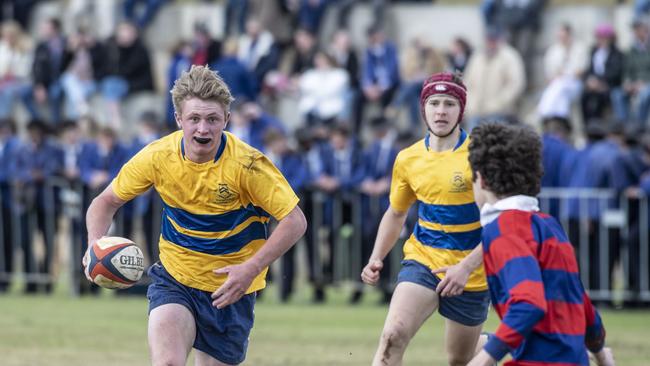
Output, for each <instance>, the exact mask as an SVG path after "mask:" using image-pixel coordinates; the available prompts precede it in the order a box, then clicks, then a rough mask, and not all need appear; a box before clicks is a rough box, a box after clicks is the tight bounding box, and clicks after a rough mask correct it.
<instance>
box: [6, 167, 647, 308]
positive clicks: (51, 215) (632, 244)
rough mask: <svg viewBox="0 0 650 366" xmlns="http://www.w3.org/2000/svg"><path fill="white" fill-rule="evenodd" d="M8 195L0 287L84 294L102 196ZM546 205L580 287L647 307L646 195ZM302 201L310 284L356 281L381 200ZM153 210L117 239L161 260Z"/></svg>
mask: <svg viewBox="0 0 650 366" xmlns="http://www.w3.org/2000/svg"><path fill="white" fill-rule="evenodd" d="M2 193H3V194H2V195H0V205H1V207H2V210H1V211H0V222H1V223H2V225H1V226H0V259H2V260H0V288H3V287H6V286H7V285H8V284H10V283H11V282H14V281H17V282H19V283H27V284H31V286H44V287H45V289H46V291H49V290H48V289H47V288H48V287H51V284H52V283H54V282H55V281H57V280H61V279H62V278H66V279H69V280H70V282H71V284H72V286H71V287H70V288H71V292H72V293H73V294H78V293H79V290H78V289H79V286H78V284H79V283H80V282H83V281H84V279H83V277H82V273H81V255H82V251H83V250H84V248H85V240H86V234H85V229H84V228H85V209H86V208H87V206H88V205H89V204H90V201H91V200H92V198H93V197H94V196H95V195H96V194H97V193H99V191H93V190H91V189H89V188H88V187H84V186H83V185H82V184H81V182H78V181H72V182H71V181H68V180H65V179H58V178H57V179H49V180H47V181H45V182H43V183H42V184H40V185H23V186H16V185H13V186H7V185H3V186H2ZM156 197H157V196H156ZM3 199H4V201H3ZM539 199H540V205H541V208H542V210H543V211H545V212H548V213H551V214H553V215H554V216H556V217H557V218H558V219H559V221H560V223H561V224H562V225H563V226H564V228H565V230H566V232H567V233H568V234H569V239H570V240H571V242H572V244H573V245H574V247H575V248H576V254H577V257H578V263H579V267H580V276H581V279H582V282H583V284H584V285H585V288H587V289H588V291H589V293H590V295H591V296H592V298H593V299H594V300H604V301H626V300H627V301H630V300H631V301H645V302H648V301H650V288H649V285H650V278H649V277H650V274H649V269H648V268H649V264H650V263H649V257H650V250H649V243H648V240H649V235H648V222H649V217H648V204H649V202H648V198H647V197H645V196H642V197H638V198H633V199H629V198H626V197H621V196H619V195H617V194H616V193H615V192H614V191H612V190H603V189H544V190H543V191H542V192H541V194H540V195H539ZM7 200H9V201H10V202H7ZM302 202H303V203H302V205H303V209H304V210H305V212H306V214H307V217H308V222H309V225H310V228H309V230H311V233H309V234H308V235H306V237H305V239H304V240H303V242H304V244H299V245H305V247H306V248H307V250H306V253H307V255H308V256H307V258H306V259H305V261H306V262H307V263H306V265H307V267H308V270H309V277H310V280H312V281H316V282H322V283H340V282H343V281H358V280H359V274H360V273H361V270H362V268H363V265H364V263H365V261H366V260H367V257H368V256H369V255H370V251H371V250H372V246H373V244H374V235H372V234H370V235H369V233H372V232H373V231H374V233H376V229H377V226H378V224H379V221H380V220H381V217H382V216H383V213H384V209H385V207H384V206H382V201H381V199H380V198H377V197H367V196H362V195H361V194H343V193H336V194H325V193H323V192H309V193H305V194H303V197H302ZM384 204H385V202H384ZM150 205H151V206H150V207H149V211H146V212H147V215H148V216H147V217H146V218H145V217H143V216H142V215H141V210H138V209H137V207H136V206H137V205H136V204H134V205H132V206H126V207H123V208H122V209H121V210H120V211H118V215H117V216H116V218H115V221H114V224H113V226H112V227H111V231H110V233H111V235H119V236H127V237H132V238H135V237H137V238H140V239H139V240H136V242H137V243H139V244H143V243H142V242H143V241H144V242H148V243H150V244H149V248H147V247H146V245H142V247H143V250H144V251H145V252H146V253H148V256H149V257H150V260H156V259H157V256H158V253H157V240H158V237H159V235H160V232H159V230H160V220H161V214H160V213H161V211H162V204H161V201H160V199H159V198H154V199H153V200H152V201H151V203H150ZM409 221H410V227H409V228H408V229H406V230H404V234H405V235H403V236H404V237H403V238H401V239H400V241H399V242H398V243H397V245H396V246H395V248H394V250H393V251H392V252H391V254H390V257H389V259H388V260H387V261H385V263H389V265H388V267H389V270H388V273H387V275H386V276H385V277H386V278H387V279H388V280H390V281H389V282H390V283H394V279H395V277H396V275H397V272H398V270H399V262H400V260H401V256H402V253H401V246H402V244H403V242H404V240H405V239H406V238H407V237H408V234H410V232H411V231H412V225H413V223H414V220H409ZM136 229H137V230H136ZM364 233H365V234H364ZM57 253H58V254H59V255H58V256H57V255H56V254H57Z"/></svg>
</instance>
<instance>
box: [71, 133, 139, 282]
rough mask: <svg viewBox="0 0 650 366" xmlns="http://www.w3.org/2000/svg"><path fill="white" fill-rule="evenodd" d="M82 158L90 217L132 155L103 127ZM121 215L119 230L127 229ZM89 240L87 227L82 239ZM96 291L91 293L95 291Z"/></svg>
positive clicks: (85, 206) (85, 247) (85, 196)
mask: <svg viewBox="0 0 650 366" xmlns="http://www.w3.org/2000/svg"><path fill="white" fill-rule="evenodd" d="M82 156H83V159H82V160H81V162H80V164H79V170H80V171H81V180H82V182H83V192H84V194H83V209H82V217H86V211H87V210H88V206H90V202H92V200H93V198H95V196H97V194H99V192H101V191H102V190H103V189H104V188H106V186H107V185H108V184H109V183H110V182H111V180H113V178H115V176H116V175H117V173H118V171H119V170H120V168H121V167H122V165H124V163H126V161H127V160H128V159H129V157H130V152H129V149H128V148H126V147H124V146H123V145H122V144H120V143H119V142H118V140H117V135H116V133H115V131H114V130H113V129H111V128H110V127H103V128H100V129H99V132H98V133H97V137H96V139H95V141H92V142H90V143H88V144H86V145H85V146H84V149H83V153H82ZM118 215H119V216H118V217H116V221H117V223H118V225H117V226H118V231H119V229H121V228H122V227H123V226H122V221H120V219H123V217H124V216H123V214H122V213H121V212H119V213H118ZM87 237H88V234H87V232H86V226H85V225H84V226H83V233H82V238H87ZM87 246H88V243H87V242H86V240H84V241H83V245H82V248H81V252H80V253H85V252H86V249H87ZM82 270H83V269H82ZM82 279H83V278H82ZM94 291H95V290H91V292H94Z"/></svg>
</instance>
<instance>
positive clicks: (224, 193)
mask: <svg viewBox="0 0 650 366" xmlns="http://www.w3.org/2000/svg"><path fill="white" fill-rule="evenodd" d="M215 196H216V197H215V200H214V201H215V202H216V203H218V204H220V205H225V204H230V203H232V202H233V201H235V200H236V199H237V197H238V195H237V192H234V191H232V190H231V189H230V187H228V185H227V184H225V183H219V186H218V188H217V190H216V194H215Z"/></svg>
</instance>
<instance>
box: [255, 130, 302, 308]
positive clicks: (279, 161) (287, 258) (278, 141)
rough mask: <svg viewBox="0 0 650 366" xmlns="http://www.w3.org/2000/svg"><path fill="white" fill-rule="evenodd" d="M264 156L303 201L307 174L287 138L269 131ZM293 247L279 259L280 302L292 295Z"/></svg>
mask: <svg viewBox="0 0 650 366" xmlns="http://www.w3.org/2000/svg"><path fill="white" fill-rule="evenodd" d="M264 146H265V151H266V153H265V154H266V156H267V157H268V158H269V159H271V161H272V162H273V164H274V165H275V166H276V167H277V168H278V169H279V170H280V172H281V173H282V175H284V177H285V178H286V179H287V182H289V185H290V186H291V188H292V189H293V191H294V192H296V193H297V194H298V197H300V201H301V202H302V201H303V197H304V195H305V188H306V185H307V183H308V181H309V172H308V170H307V167H306V166H305V164H304V160H303V159H302V157H301V156H300V155H299V154H298V153H296V152H295V151H293V150H292V149H290V148H289V144H288V140H287V137H286V136H285V135H284V134H283V133H282V132H280V131H278V130H275V129H271V130H269V131H267V132H266V135H265V136H264ZM295 256H296V249H295V246H294V247H293V248H291V249H289V251H288V252H286V253H285V254H284V255H283V256H282V258H281V259H280V273H281V275H280V301H282V302H286V301H288V300H289V298H290V297H291V294H292V293H293V280H294V277H295V275H296V271H295V269H296V265H295V260H296V259H295Z"/></svg>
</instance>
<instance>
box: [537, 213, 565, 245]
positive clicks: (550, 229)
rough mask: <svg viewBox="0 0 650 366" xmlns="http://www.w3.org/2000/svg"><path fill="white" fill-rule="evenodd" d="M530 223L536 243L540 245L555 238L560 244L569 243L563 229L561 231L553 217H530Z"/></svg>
mask: <svg viewBox="0 0 650 366" xmlns="http://www.w3.org/2000/svg"><path fill="white" fill-rule="evenodd" d="M531 221H532V223H531V224H532V229H533V230H532V231H533V235H534V237H535V241H536V242H538V243H540V244H541V243H543V242H545V241H547V240H549V239H551V238H556V239H557V241H558V242H560V243H567V244H568V243H569V239H568V238H567V237H566V234H565V233H564V229H562V227H561V226H560V224H559V223H558V222H557V220H555V218H554V217H552V216H549V217H541V216H539V215H532V217H531ZM569 245H570V244H569Z"/></svg>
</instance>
